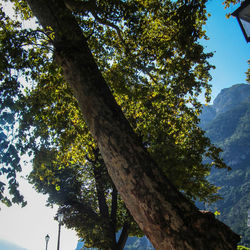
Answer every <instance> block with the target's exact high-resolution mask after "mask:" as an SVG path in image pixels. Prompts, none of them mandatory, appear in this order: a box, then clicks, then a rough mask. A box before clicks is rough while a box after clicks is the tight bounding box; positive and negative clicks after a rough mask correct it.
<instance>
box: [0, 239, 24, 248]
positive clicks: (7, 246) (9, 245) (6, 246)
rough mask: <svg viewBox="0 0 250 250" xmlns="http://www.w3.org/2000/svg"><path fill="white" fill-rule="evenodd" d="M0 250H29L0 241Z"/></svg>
mask: <svg viewBox="0 0 250 250" xmlns="http://www.w3.org/2000/svg"><path fill="white" fill-rule="evenodd" d="M0 250H27V249H26V248H22V247H19V246H17V245H15V244H13V243H10V242H8V241H5V240H1V239H0Z"/></svg>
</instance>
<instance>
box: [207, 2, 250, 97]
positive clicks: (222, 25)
mask: <svg viewBox="0 0 250 250" xmlns="http://www.w3.org/2000/svg"><path fill="white" fill-rule="evenodd" d="M236 8H237V6H232V7H230V8H229V9H226V10H225V9H224V6H223V5H222V1H218V0H208V4H207V9H208V12H209V13H210V14H211V17H210V19H209V21H208V22H207V25H206V26H205V30H206V31H207V35H208V36H209V38H210V40H209V41H205V42H204V43H203V44H204V45H205V46H206V50H207V51H210V52H215V54H214V57H213V58H212V59H211V62H212V64H213V65H215V66H216V69H215V70H213V71H211V73H212V76H213V80H212V82H211V84H212V86H213V87H212V89H213V92H212V99H214V98H215V97H216V96H217V95H218V93H219V92H220V90H221V89H223V88H228V87H231V86H232V85H234V84H237V83H246V80H245V79H246V74H245V72H246V71H247V69H248V62H247V61H248V60H249V59H250V43H247V42H246V40H245V38H244V36H243V34H242V32H241V29H240V26H239V24H238V22H237V20H236V18H234V17H230V18H229V19H227V18H226V17H225V15H226V13H229V12H233V11H234V10H235V9H236Z"/></svg>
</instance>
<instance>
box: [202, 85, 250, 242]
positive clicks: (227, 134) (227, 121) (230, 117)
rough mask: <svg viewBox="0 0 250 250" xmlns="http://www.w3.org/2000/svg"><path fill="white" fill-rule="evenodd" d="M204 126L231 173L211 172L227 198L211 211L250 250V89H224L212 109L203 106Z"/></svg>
mask: <svg viewBox="0 0 250 250" xmlns="http://www.w3.org/2000/svg"><path fill="white" fill-rule="evenodd" d="M200 118H201V126H202V128H203V129H204V130H205V131H206V133H207V136H208V137H209V138H210V139H211V141H212V142H213V143H215V144H216V145H217V146H220V147H221V148H222V149H223V152H222V157H223V159H224V160H225V162H226V163H227V164H228V165H229V166H230V167H231V168H232V170H231V171H229V172H227V171H225V173H224V174H222V172H221V171H216V170H214V171H212V174H211V175H210V177H209V179H210V181H211V182H213V183H215V184H216V185H218V186H220V187H221V189H220V194H221V196H222V197H223V198H224V199H223V200H220V201H218V202H217V203H216V204H213V205H212V208H211V206H210V207H209V208H208V209H213V210H217V211H219V212H220V215H218V218H219V219H220V220H222V221H223V222H225V223H226V224H227V225H229V226H230V227H231V228H232V229H233V230H234V231H235V232H237V233H238V234H240V235H241V236H242V242H241V243H242V244H243V245H245V246H248V247H249V246H250V228H249V227H247V210H248V209H250V85H248V84H237V85H234V86H232V87H231V88H227V89H223V90H222V91H221V93H220V94H219V95H218V96H217V97H216V99H215V100H214V103H213V105H211V106H204V109H203V114H202V115H201V117H200Z"/></svg>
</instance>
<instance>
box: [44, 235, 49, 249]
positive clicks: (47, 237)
mask: <svg viewBox="0 0 250 250" xmlns="http://www.w3.org/2000/svg"><path fill="white" fill-rule="evenodd" d="M49 239H50V237H49V235H48V234H47V235H46V236H45V242H46V248H45V249H46V250H47V249H48V243H49Z"/></svg>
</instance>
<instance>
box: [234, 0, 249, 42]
mask: <svg viewBox="0 0 250 250" xmlns="http://www.w3.org/2000/svg"><path fill="white" fill-rule="evenodd" d="M232 15H233V16H235V17H236V18H237V20H238V22H239V25H240V28H241V30H242V32H243V34H244V37H245V38H246V40H247V42H249V41H250V0H246V1H244V2H243V3H242V4H241V6H240V7H239V8H238V9H237V10H235V11H234V12H233V13H232Z"/></svg>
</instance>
